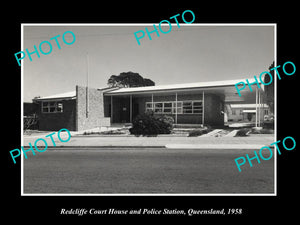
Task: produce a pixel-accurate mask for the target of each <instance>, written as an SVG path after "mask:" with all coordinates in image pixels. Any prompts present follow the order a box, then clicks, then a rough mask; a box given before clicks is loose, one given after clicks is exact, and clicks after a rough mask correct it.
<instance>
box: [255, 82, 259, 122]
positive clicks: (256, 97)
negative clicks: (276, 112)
mask: <svg viewBox="0 0 300 225" xmlns="http://www.w3.org/2000/svg"><path fill="white" fill-rule="evenodd" d="M257 100H258V96H257V87H256V89H255V110H256V111H255V126H256V127H257V125H258V124H257Z"/></svg>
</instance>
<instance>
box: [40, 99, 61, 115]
mask: <svg viewBox="0 0 300 225" xmlns="http://www.w3.org/2000/svg"><path fill="white" fill-rule="evenodd" d="M59 105H61V106H59ZM44 109H47V111H44ZM51 109H52V110H53V111H51ZM58 109H60V110H58ZM41 112H42V113H46V114H47V113H63V112H64V104H63V101H57V100H49V101H42V104H41Z"/></svg>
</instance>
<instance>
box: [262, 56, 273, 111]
mask: <svg viewBox="0 0 300 225" xmlns="http://www.w3.org/2000/svg"><path fill="white" fill-rule="evenodd" d="M272 68H274V61H273V63H272V64H271V66H270V67H269V73H270V74H271V75H272V78H271V77H270V76H269V75H265V76H264V83H269V82H270V81H271V79H273V81H272V82H271V83H270V84H269V85H265V96H266V103H267V105H268V106H269V107H270V110H271V112H272V113H274V82H275V81H274V80H275V76H274V70H271V69H272Z"/></svg>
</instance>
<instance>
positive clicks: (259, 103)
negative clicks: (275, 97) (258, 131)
mask: <svg viewBox="0 0 300 225" xmlns="http://www.w3.org/2000/svg"><path fill="white" fill-rule="evenodd" d="M260 110H261V102H260V91H258V126H259V127H260Z"/></svg>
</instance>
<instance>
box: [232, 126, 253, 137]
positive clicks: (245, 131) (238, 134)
mask: <svg viewBox="0 0 300 225" xmlns="http://www.w3.org/2000/svg"><path fill="white" fill-rule="evenodd" d="M250 131H251V130H250V129H249V128H243V129H240V130H238V131H237V132H236V134H235V137H246V136H248V134H249V133H250Z"/></svg>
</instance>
